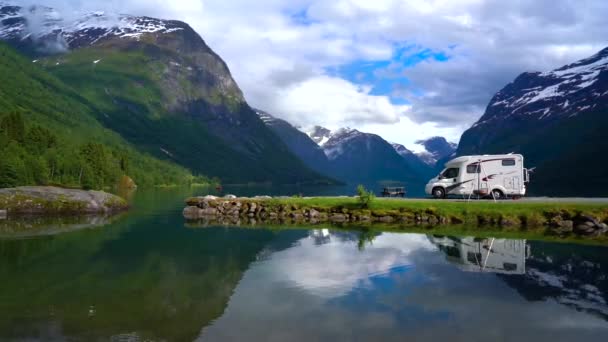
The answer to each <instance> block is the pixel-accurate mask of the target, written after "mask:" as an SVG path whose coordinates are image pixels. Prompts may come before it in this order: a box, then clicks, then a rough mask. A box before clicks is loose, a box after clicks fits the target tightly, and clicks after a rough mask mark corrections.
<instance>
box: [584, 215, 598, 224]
mask: <svg viewBox="0 0 608 342" xmlns="http://www.w3.org/2000/svg"><path fill="white" fill-rule="evenodd" d="M581 218H582V219H583V220H585V221H587V222H591V223H593V225H594V226H599V225H600V221H598V220H596V219H595V217H593V216H589V215H585V214H582V215H581Z"/></svg>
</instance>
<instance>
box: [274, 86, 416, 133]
mask: <svg viewBox="0 0 608 342" xmlns="http://www.w3.org/2000/svg"><path fill="white" fill-rule="evenodd" d="M369 91H370V87H366V86H357V85H354V84H353V83H350V82H348V81H345V80H343V79H341V78H336V77H329V76H316V77H313V78H309V79H307V80H305V81H303V82H300V83H296V84H293V85H291V86H288V87H286V88H283V89H278V90H277V92H276V96H275V99H274V101H272V104H271V105H270V108H269V109H268V110H270V111H271V112H274V113H280V114H282V117H284V118H286V119H287V120H288V121H290V122H292V123H294V124H297V125H309V124H310V123H315V122H322V123H324V124H325V125H327V126H330V127H337V126H344V125H347V126H348V125H361V124H366V123H382V124H395V123H398V122H399V118H400V116H402V115H403V114H404V113H405V112H406V110H407V108H408V107H407V106H395V105H393V104H391V103H390V100H389V99H388V97H386V96H374V95H370V94H369Z"/></svg>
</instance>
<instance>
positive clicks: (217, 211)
mask: <svg viewBox="0 0 608 342" xmlns="http://www.w3.org/2000/svg"><path fill="white" fill-rule="evenodd" d="M289 202H290V201H289V199H288V198H285V199H282V198H270V197H255V198H237V197H235V196H231V195H228V196H226V197H222V198H218V197H215V196H205V197H193V198H189V199H187V200H186V204H187V206H186V208H184V210H183V216H184V218H186V220H188V221H201V222H204V223H206V224H220V225H237V226H238V225H241V224H245V225H259V224H285V225H289V224H303V223H308V224H319V223H348V224H370V225H372V224H385V225H387V224H390V225H397V226H403V227H407V226H426V227H429V228H432V227H434V226H448V225H467V226H477V227H500V228H501V229H515V230H517V229H539V228H541V229H543V230H545V231H546V232H547V233H549V234H553V235H558V236H567V235H576V236H590V237H597V236H604V235H607V233H608V225H606V223H604V222H602V221H600V220H599V219H597V218H595V217H593V216H592V215H587V214H584V213H581V212H566V211H561V212H560V211H555V210H547V211H545V212H542V213H540V214H539V215H534V216H533V217H525V216H509V215H502V214H497V213H496V212H493V213H488V212H485V211H479V212H477V213H476V212H473V213H471V210H468V212H467V213H466V215H459V214H455V213H450V214H441V211H440V210H437V208H435V207H434V205H431V204H429V208H428V209H419V208H415V209H414V208H408V207H407V204H404V207H403V208H401V209H399V210H382V209H372V210H369V209H361V208H359V207H353V206H351V207H346V206H335V207H323V206H316V205H314V204H312V203H311V204H310V205H297V204H293V203H289ZM404 203H405V202H404ZM496 211H499V210H496Z"/></svg>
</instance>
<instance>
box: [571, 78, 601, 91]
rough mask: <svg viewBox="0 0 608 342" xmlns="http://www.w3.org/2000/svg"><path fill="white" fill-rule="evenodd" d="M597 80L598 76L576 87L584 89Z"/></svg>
mask: <svg viewBox="0 0 608 342" xmlns="http://www.w3.org/2000/svg"><path fill="white" fill-rule="evenodd" d="M596 81H597V78H594V79H592V80H589V81H587V82H583V83H581V84H577V85H576V87H577V88H580V89H583V88H587V87H588V86H590V85H592V84H593V83H595V82H596Z"/></svg>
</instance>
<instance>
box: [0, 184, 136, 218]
mask: <svg viewBox="0 0 608 342" xmlns="http://www.w3.org/2000/svg"><path fill="white" fill-rule="evenodd" d="M0 207H2V208H4V209H5V210H8V211H10V212H11V215H46V214H74V213H82V214H100V213H113V212H118V211H122V210H126V209H128V208H129V205H128V203H127V201H125V200H124V199H122V198H120V197H118V196H116V195H112V194H109V193H106V192H103V191H86V190H78V189H64V188H58V187H52V186H23V187H18V188H7V189H0Z"/></svg>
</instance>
